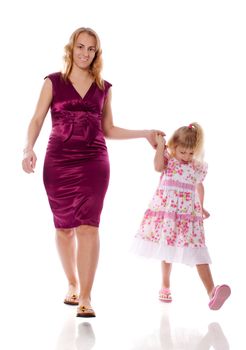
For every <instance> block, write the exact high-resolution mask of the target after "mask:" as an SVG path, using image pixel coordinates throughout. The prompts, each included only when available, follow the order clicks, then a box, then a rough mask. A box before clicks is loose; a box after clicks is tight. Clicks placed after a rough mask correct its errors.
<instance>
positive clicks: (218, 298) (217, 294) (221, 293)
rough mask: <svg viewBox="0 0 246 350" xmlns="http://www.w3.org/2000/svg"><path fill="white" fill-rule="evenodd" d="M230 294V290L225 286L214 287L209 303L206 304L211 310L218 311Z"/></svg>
mask: <svg viewBox="0 0 246 350" xmlns="http://www.w3.org/2000/svg"><path fill="white" fill-rule="evenodd" d="M230 294H231V289H230V287H229V286H227V285H226V284H222V285H221V286H216V287H215V288H214V289H213V291H212V295H211V299H210V302H209V304H208V306H209V308H210V309H211V310H218V309H220V308H221V306H222V305H223V304H224V302H225V301H226V299H227V298H229V296H230Z"/></svg>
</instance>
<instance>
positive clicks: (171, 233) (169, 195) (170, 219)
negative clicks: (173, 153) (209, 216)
mask: <svg viewBox="0 0 246 350" xmlns="http://www.w3.org/2000/svg"><path fill="white" fill-rule="evenodd" d="M206 174H207V164H206V163H202V162H198V161H193V162H191V163H188V164H186V163H182V162H180V161H178V160H177V159H176V158H170V159H169V160H168V161H167V167H166V169H165V170H164V172H163V173H162V175H161V178H160V182H159V186H158V188H157V190H156V192H155V194H154V196H153V198H152V200H151V202H150V204H149V207H148V209H147V210H146V212H145V214H144V218H143V220H142V223H141V225H140V229H139V231H138V233H137V235H136V238H141V239H143V240H145V241H149V242H153V243H164V244H165V245H167V246H173V247H192V248H200V247H205V237H204V228H203V218H202V207H201V203H200V200H199V196H198V193H197V191H196V185H197V184H198V183H201V182H202V181H203V180H204V178H205V176H206Z"/></svg>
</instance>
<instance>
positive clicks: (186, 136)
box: [167, 122, 204, 159]
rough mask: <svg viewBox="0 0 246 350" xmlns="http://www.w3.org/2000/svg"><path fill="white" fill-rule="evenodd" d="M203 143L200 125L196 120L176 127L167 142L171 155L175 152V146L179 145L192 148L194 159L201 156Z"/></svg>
mask: <svg viewBox="0 0 246 350" xmlns="http://www.w3.org/2000/svg"><path fill="white" fill-rule="evenodd" d="M203 145H204V132H203V129H202V127H201V126H200V125H199V124H198V123H196V122H194V123H191V124H189V125H188V126H182V127H181V128H179V129H177V130H176V131H175V132H174V133H173V135H172V136H171V138H170V139H169V141H168V143H167V147H168V148H169V151H170V153H171V155H172V156H174V154H175V148H176V147H177V146H181V147H184V148H187V149H192V150H193V152H194V158H196V159H202V158H203Z"/></svg>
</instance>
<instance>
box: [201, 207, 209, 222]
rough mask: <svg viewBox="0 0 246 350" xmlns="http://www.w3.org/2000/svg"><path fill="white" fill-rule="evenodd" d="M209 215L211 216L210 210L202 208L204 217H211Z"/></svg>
mask: <svg viewBox="0 0 246 350" xmlns="http://www.w3.org/2000/svg"><path fill="white" fill-rule="evenodd" d="M209 216H210V214H209V212H208V211H207V210H206V209H204V208H203V209H202V217H203V219H207V218H209Z"/></svg>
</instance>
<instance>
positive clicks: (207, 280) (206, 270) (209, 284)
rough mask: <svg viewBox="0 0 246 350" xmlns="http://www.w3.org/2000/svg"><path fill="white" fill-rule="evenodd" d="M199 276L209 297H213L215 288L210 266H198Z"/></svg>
mask: <svg viewBox="0 0 246 350" xmlns="http://www.w3.org/2000/svg"><path fill="white" fill-rule="evenodd" d="M196 267H197V271H198V274H199V276H200V278H201V280H202V282H203V284H204V286H205V288H206V290H207V293H208V295H209V297H211V293H212V290H213V288H214V281H213V277H212V274H211V270H210V267H209V265H208V264H200V265H196Z"/></svg>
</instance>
